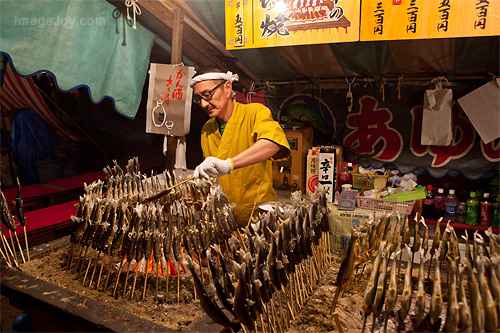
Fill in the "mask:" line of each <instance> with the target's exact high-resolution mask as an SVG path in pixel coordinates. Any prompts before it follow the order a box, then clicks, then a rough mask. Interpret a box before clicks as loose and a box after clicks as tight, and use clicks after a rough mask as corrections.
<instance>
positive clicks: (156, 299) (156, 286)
mask: <svg viewBox="0 0 500 333" xmlns="http://www.w3.org/2000/svg"><path fill="white" fill-rule="evenodd" d="M159 264H160V262H159V261H157V262H156V282H155V303H158V278H159V277H158V275H159V273H158V272H159V270H158V265H159Z"/></svg>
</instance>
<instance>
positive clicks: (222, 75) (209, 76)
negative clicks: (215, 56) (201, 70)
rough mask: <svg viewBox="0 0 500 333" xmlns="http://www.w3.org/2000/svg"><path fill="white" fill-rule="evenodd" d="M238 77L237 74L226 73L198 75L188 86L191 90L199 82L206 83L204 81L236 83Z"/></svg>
mask: <svg viewBox="0 0 500 333" xmlns="http://www.w3.org/2000/svg"><path fill="white" fill-rule="evenodd" d="M238 79H239V77H238V74H233V73H231V72H229V71H228V72H227V73H205V74H200V75H198V76H195V77H194V78H193V79H192V80H191V83H190V84H189V86H190V87H191V88H193V86H194V85H195V84H197V83H198V82H201V81H206V80H226V81H229V82H231V83H233V82H234V81H238Z"/></svg>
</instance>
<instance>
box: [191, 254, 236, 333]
mask: <svg viewBox="0 0 500 333" xmlns="http://www.w3.org/2000/svg"><path fill="white" fill-rule="evenodd" d="M182 264H183V265H184V266H186V267H187V268H188V269H189V271H190V272H191V275H192V276H193V281H194V285H195V288H196V291H197V294H198V295H199V298H200V304H201V307H202V308H203V310H205V312H206V313H207V315H208V316H209V317H210V318H211V319H212V320H213V321H215V322H216V323H218V324H219V325H222V326H223V327H225V328H226V329H232V330H234V331H235V332H236V331H238V330H239V324H235V323H233V322H231V320H230V319H229V318H228V317H227V316H226V314H225V313H224V312H223V311H222V310H221V309H220V307H219V306H218V305H217V303H216V302H215V301H214V300H213V299H212V297H210V294H209V293H208V291H207V290H206V288H205V286H204V285H203V282H201V279H200V277H199V276H198V273H197V272H196V271H195V269H194V266H193V262H192V260H191V258H190V257H189V256H186V257H185V259H183V260H182Z"/></svg>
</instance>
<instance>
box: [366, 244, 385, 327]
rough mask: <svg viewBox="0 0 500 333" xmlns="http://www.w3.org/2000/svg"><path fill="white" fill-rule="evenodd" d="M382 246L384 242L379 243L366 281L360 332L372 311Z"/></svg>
mask: <svg viewBox="0 0 500 333" xmlns="http://www.w3.org/2000/svg"><path fill="white" fill-rule="evenodd" d="M383 247H384V244H381V245H380V248H379V250H378V254H377V257H376V258H375V261H374V263H373V270H372V274H371V276H370V280H369V281H368V284H367V286H366V290H365V297H364V303H363V311H364V313H365V316H364V319H363V328H362V329H361V332H363V331H364V328H365V324H366V319H367V318H368V316H369V315H370V314H371V313H372V311H373V299H374V297H375V292H376V291H377V282H378V276H379V267H380V260H381V257H382V249H383Z"/></svg>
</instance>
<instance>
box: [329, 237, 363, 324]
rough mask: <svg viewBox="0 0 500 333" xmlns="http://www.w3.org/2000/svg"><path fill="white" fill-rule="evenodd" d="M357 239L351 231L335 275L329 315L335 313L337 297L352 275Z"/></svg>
mask: <svg viewBox="0 0 500 333" xmlns="http://www.w3.org/2000/svg"><path fill="white" fill-rule="evenodd" d="M357 239H358V233H357V232H355V231H353V232H352V233H351V239H350V240H349V244H348V245H347V253H346V256H345V258H344V260H342V263H341V264H340V268H339V271H338V273H337V280H336V282H335V285H336V286H337V290H336V291H335V295H334V297H333V303H332V310H331V312H330V314H332V313H333V312H334V311H335V307H336V305H337V300H338V297H339V296H340V293H341V292H342V290H343V289H344V287H345V285H346V283H347V281H349V280H350V279H351V277H352V275H353V273H354V262H355V260H356V243H357Z"/></svg>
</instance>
